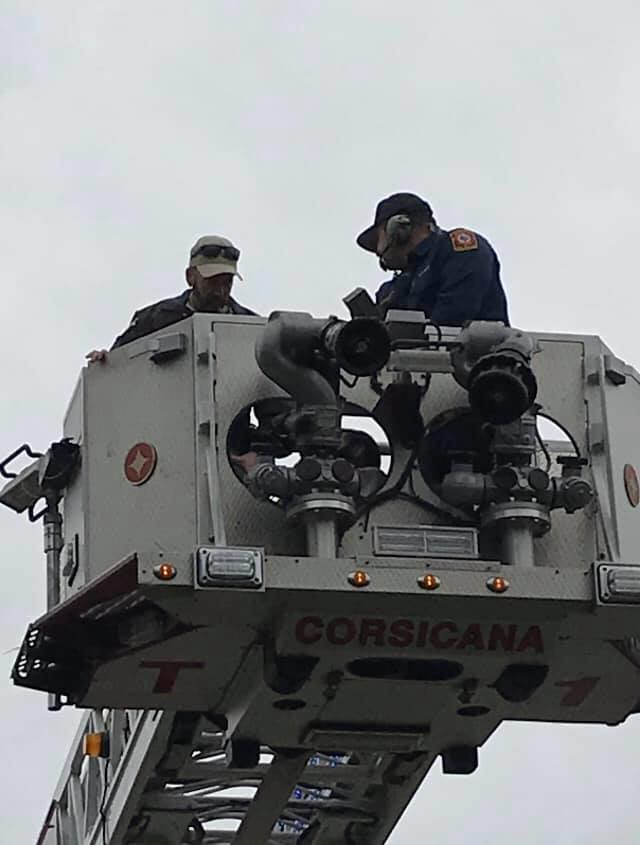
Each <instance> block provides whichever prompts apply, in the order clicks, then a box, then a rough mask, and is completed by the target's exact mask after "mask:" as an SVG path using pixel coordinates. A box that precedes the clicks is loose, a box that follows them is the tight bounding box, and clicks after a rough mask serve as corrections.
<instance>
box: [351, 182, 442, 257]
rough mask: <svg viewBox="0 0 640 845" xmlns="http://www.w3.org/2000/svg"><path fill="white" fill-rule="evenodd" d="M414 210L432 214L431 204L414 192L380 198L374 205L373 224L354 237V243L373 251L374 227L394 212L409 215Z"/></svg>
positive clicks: (375, 239)
mask: <svg viewBox="0 0 640 845" xmlns="http://www.w3.org/2000/svg"><path fill="white" fill-rule="evenodd" d="M416 211H419V212H421V213H423V214H424V213H425V212H426V213H427V214H429V216H433V211H432V210H431V206H430V205H429V203H428V202H427V201H426V200H423V199H421V198H420V197H419V196H417V195H416V194H391V196H389V197H386V199H383V200H380V202H379V203H378V205H377V206H376V214H375V218H374V220H373V224H372V225H371V226H369V228H368V229H365V230H364V232H361V233H360V234H359V235H358V237H357V238H356V243H357V244H358V246H361V247H362V249H366V250H367V252H375V251H376V246H377V244H378V236H377V234H376V229H377V228H378V226H379V225H380V224H381V223H384V222H385V221H386V220H388V219H389V218H390V217H393V216H394V215H395V214H406V215H407V216H408V217H411V215H412V214H415V212H416Z"/></svg>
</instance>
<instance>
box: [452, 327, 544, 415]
mask: <svg viewBox="0 0 640 845" xmlns="http://www.w3.org/2000/svg"><path fill="white" fill-rule="evenodd" d="M535 351H536V347H535V343H534V341H533V339H532V338H531V337H529V335H527V334H525V333H524V332H521V331H519V330H518V329H512V328H509V327H507V326H504V325H502V324H501V323H489V322H475V323H470V324H469V325H468V326H467V327H466V328H465V329H463V330H462V331H461V332H460V336H459V338H458V343H457V344H456V347H454V349H453V350H452V352H451V363H452V365H453V374H454V378H455V380H456V381H457V382H458V384H459V385H461V386H462V387H464V388H465V389H466V390H467V391H468V393H469V401H470V404H471V407H472V408H473V409H474V410H475V411H476V412H477V413H478V414H479V415H480V417H481V418H482V419H484V420H486V421H487V422H489V423H492V424H494V425H507V424H508V423H511V422H515V420H517V419H519V418H520V417H521V416H522V415H523V414H524V413H526V411H527V410H528V409H529V408H530V407H531V406H532V405H533V403H534V401H535V399H536V395H537V391H538V385H537V382H536V378H535V375H534V373H533V369H532V367H531V361H532V358H533V355H534V353H535Z"/></svg>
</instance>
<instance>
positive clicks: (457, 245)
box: [449, 229, 478, 252]
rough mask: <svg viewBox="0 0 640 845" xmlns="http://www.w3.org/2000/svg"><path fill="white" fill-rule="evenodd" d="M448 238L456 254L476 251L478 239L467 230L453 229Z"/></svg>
mask: <svg viewBox="0 0 640 845" xmlns="http://www.w3.org/2000/svg"><path fill="white" fill-rule="evenodd" d="M449 237H450V238H451V244H452V246H453V248H454V250H455V251H456V252H467V250H470V249H478V238H477V236H476V235H475V233H474V232H470V231H469V229H453V230H452V231H451V232H449Z"/></svg>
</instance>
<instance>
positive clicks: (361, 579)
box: [349, 569, 371, 587]
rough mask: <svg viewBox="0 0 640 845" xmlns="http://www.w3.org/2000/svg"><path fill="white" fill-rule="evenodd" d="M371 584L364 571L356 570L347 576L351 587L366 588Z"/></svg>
mask: <svg viewBox="0 0 640 845" xmlns="http://www.w3.org/2000/svg"><path fill="white" fill-rule="evenodd" d="M370 582H371V578H369V576H368V575H367V573H366V572H365V571H364V569H356V571H355V572H352V573H351V575H349V583H350V584H351V586H352V587H366V586H367V585H368V584H369V583H370Z"/></svg>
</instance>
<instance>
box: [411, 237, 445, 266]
mask: <svg viewBox="0 0 640 845" xmlns="http://www.w3.org/2000/svg"><path fill="white" fill-rule="evenodd" d="M440 232H441V230H440V229H434V231H433V232H432V233H431V234H430V235H429V236H428V237H426V238H424V240H422V241H420V243H419V244H416V246H415V247H414V248H413V250H412V252H411V253H410V254H409V270H413V269H414V268H415V267H416V266H417V265H418V264H421V263H422V262H423V261H424V259H425V258H426V257H427V256H430V255H431V254H432V253H433V250H434V249H435V246H436V244H437V242H438V241H439V240H440Z"/></svg>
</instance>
